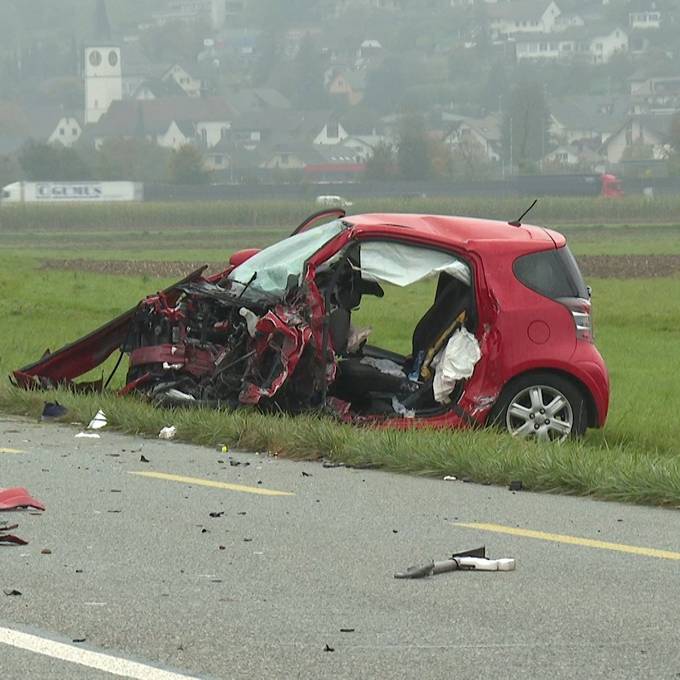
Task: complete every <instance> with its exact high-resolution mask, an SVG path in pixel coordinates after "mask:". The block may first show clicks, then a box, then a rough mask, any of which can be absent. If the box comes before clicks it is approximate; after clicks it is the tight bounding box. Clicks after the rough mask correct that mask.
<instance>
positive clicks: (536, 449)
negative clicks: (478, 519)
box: [0, 387, 680, 506]
mask: <svg viewBox="0 0 680 680" xmlns="http://www.w3.org/2000/svg"><path fill="white" fill-rule="evenodd" d="M55 399H57V400H58V401H59V402H60V403H62V404H64V405H65V406H67V407H68V408H69V409H70V413H69V414H68V416H67V417H66V418H65V421H66V422H72V421H74V420H79V421H81V422H82V423H87V422H88V421H89V419H90V418H91V417H92V416H93V415H94V413H95V412H96V411H97V409H99V408H102V409H103V410H104V411H105V413H106V415H107V418H108V421H109V428H111V429H115V430H118V431H121V432H125V433H129V434H135V435H142V436H151V437H155V436H157V434H158V432H159V430H160V429H161V428H162V427H163V426H166V425H175V426H176V427H177V439H178V440H179V441H183V442H189V443H193V444H199V445H202V446H206V447H215V446H221V445H227V446H229V447H230V448H236V449H242V450H248V451H261V452H269V453H272V454H276V455H280V456H283V457H287V458H292V459H300V460H316V459H319V458H322V457H323V458H328V459H331V460H333V461H337V462H342V463H345V464H348V465H358V466H364V465H370V466H376V467H380V468H382V469H385V470H391V471H394V472H400V473H413V474H417V475H426V476H432V477H443V476H444V475H454V476H456V477H458V478H459V479H463V478H467V479H470V480H473V481H475V482H479V483H489V484H498V485H506V484H508V483H509V482H510V481H511V480H515V479H520V480H522V482H523V484H524V487H525V488H526V489H528V490H534V491H544V492H551V493H563V494H572V495H579V496H592V497H594V498H599V499H605V500H615V501H625V502H631V503H639V504H648V505H665V506H678V505H679V504H680V458H679V457H678V456H676V455H672V456H671V455H660V454H657V453H654V452H647V453H640V452H639V449H637V448H636V447H633V446H626V445H625V444H619V445H616V446H608V445H607V442H606V441H605V440H604V439H602V438H601V437H600V438H599V439H598V441H597V443H595V442H593V443H589V442H588V440H587V439H586V440H584V441H577V442H566V443H564V444H549V445H545V444H539V443H536V442H528V441H523V440H517V439H512V438H510V437H509V436H507V435H506V434H503V433H499V432H494V431H490V430H481V431H469V430H408V431H397V430H380V429H375V428H368V427H354V426H350V425H344V424H340V423H337V422H335V421H333V420H332V419H330V418H327V417H318V416H314V415H302V416H295V417H292V416H283V415H282V416H271V415H262V414H260V413H257V412H255V411H249V410H245V409H244V410H239V411H231V412H229V411H219V410H215V409H207V408H195V409H158V408H154V407H152V406H151V405H149V404H148V403H145V402H144V401H141V400H140V399H137V398H134V397H127V398H119V397H116V396H115V395H113V394H103V395H78V394H73V393H71V392H68V391H64V390H59V391H56V392H26V391H23V390H18V389H15V388H10V387H7V388H2V389H0V410H2V411H5V412H7V413H12V414H16V415H22V416H28V417H31V418H38V417H39V415H40V413H41V411H42V407H43V403H44V401H46V400H49V401H53V400H55ZM206 454H207V451H206Z"/></svg>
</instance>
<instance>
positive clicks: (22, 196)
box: [0, 182, 144, 204]
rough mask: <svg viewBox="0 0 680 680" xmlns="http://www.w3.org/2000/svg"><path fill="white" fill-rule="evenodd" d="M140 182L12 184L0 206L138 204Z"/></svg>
mask: <svg viewBox="0 0 680 680" xmlns="http://www.w3.org/2000/svg"><path fill="white" fill-rule="evenodd" d="M142 200H144V185H143V184H141V183H140V182H14V183H13V184H8V185H7V186H6V187H4V188H3V189H2V191H1V192H0V203H51V204H52V203H109V202H112V201H142Z"/></svg>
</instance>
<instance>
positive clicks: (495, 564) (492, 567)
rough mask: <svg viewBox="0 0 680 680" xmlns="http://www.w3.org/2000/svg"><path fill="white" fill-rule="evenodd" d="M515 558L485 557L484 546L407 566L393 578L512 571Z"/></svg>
mask: <svg viewBox="0 0 680 680" xmlns="http://www.w3.org/2000/svg"><path fill="white" fill-rule="evenodd" d="M514 570H515V560H514V559H512V558H509V557H504V558H500V559H490V558H488V557H486V549H485V548H484V546H482V547H481V548H475V549H473V550H466V551H465V552H461V553H454V554H453V555H451V557H450V558H449V559H447V560H441V561H437V562H435V561H434V560H433V561H432V562H430V563H429V564H426V565H424V566H422V567H409V568H408V569H407V570H406V571H402V572H397V573H396V574H395V575H394V578H399V579H402V578H425V577H427V576H434V575H436V574H444V573H446V572H448V571H514Z"/></svg>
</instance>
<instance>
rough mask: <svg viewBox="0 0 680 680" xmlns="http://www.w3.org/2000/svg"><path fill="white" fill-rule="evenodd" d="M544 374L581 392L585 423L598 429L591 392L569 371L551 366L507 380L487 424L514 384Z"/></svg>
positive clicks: (491, 420) (595, 409) (532, 370)
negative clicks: (557, 378)
mask: <svg viewBox="0 0 680 680" xmlns="http://www.w3.org/2000/svg"><path fill="white" fill-rule="evenodd" d="M546 373H551V374H553V375H557V376H559V377H560V378H563V379H564V380H568V381H569V382H570V383H571V384H572V385H574V387H576V388H577V389H578V390H579V392H581V395H582V396H583V399H584V401H585V404H586V423H587V425H588V427H598V414H597V406H596V405H595V398H594V397H593V395H592V393H591V391H590V390H589V389H588V387H587V386H586V385H585V383H583V382H582V381H581V380H579V379H578V378H577V377H576V376H575V375H574V374H573V373H569V371H563V370H561V369H559V368H554V367H552V366H551V367H546V368H532V369H529V370H527V371H522V372H521V373H518V374H517V375H514V376H512V378H510V380H508V381H507V382H506V383H505V385H503V389H501V391H500V392H499V393H498V398H497V399H496V401H495V402H494V405H493V407H492V408H491V410H490V411H489V415H488V416H487V424H489V423H491V422H493V418H494V417H495V415H496V407H497V405H498V404H501V403H503V399H504V398H505V397H506V395H507V392H508V391H509V390H510V389H511V388H512V386H513V385H514V384H515V383H516V382H518V381H519V380H521V379H523V378H526V377H527V376H531V375H545V374H546Z"/></svg>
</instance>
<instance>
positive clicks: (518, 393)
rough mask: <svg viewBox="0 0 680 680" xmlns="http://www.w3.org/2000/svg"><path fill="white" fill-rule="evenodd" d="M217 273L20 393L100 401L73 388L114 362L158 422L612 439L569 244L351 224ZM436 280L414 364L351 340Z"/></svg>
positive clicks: (40, 373)
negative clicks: (397, 298)
mask: <svg viewBox="0 0 680 680" xmlns="http://www.w3.org/2000/svg"><path fill="white" fill-rule="evenodd" d="M329 220H330V221H329ZM204 269H205V268H202V269H199V270H196V271H194V272H193V273H192V274H190V275H189V276H187V277H186V278H185V279H183V280H182V281H179V282H178V283H177V284H175V285H174V286H171V287H170V288H167V289H166V290H164V291H162V292H160V293H157V294H155V295H151V296H149V297H147V298H146V299H144V300H142V301H141V302H140V303H139V304H138V305H137V306H135V307H134V308H132V309H130V310H129V311H128V312H126V313H124V314H122V315H120V316H119V317H117V318H116V319H114V320H113V321H111V322H110V323H108V324H106V325H104V326H102V327H101V328H99V329H97V330H95V331H93V332H92V333H90V334H89V335H87V336H85V337H84V338H82V339H81V340H78V341H76V342H75V343H72V344H70V345H67V346H66V347H64V348H62V349H60V350H58V351H56V352H54V353H51V354H50V353H48V354H46V355H45V356H43V357H42V358H41V359H40V360H39V361H37V362H36V363H34V364H31V365H29V366H26V367H24V368H22V369H20V370H17V371H14V373H13V379H14V381H15V383H16V384H17V385H19V386H21V387H24V388H50V387H57V386H64V387H69V388H72V389H88V390H91V389H98V388H99V389H100V388H101V381H99V382H98V383H95V384H86V385H83V384H82V383H77V382H74V381H75V379H76V378H77V377H79V376H81V375H83V374H85V373H87V372H88V371H90V370H92V369H93V368H95V367H96V366H98V365H100V364H101V363H102V362H104V361H105V360H106V359H107V358H108V357H109V356H111V355H112V354H113V353H114V352H116V351H117V350H118V351H119V352H120V355H119V358H118V361H117V363H116V368H117V367H118V365H119V364H120V363H121V358H122V357H123V356H125V355H127V357H128V372H127V377H126V380H125V385H124V387H123V388H122V389H120V390H119V394H120V395H126V394H131V393H138V394H141V395H143V396H145V397H146V398H148V399H149V400H150V401H152V402H153V403H156V404H159V405H168V406H183V407H192V406H196V405H203V406H211V407H217V408H229V409H235V408H247V407H257V408H258V409H260V410H261V411H263V412H274V413H281V412H284V413H291V414H295V413H301V412H309V411H313V412H325V413H331V414H334V415H335V416H336V417H337V418H339V419H340V420H343V421H345V422H353V423H358V424H376V425H380V426H385V427H396V428H406V427H426V426H430V427H479V426H483V425H487V424H497V425H500V426H501V427H503V428H504V429H506V430H507V431H508V432H510V433H511V434H513V435H520V436H531V437H534V438H536V439H538V440H540V441H545V442H547V441H561V440H563V439H565V438H567V437H569V436H579V435H581V434H583V432H585V430H586V428H587V427H602V426H603V425H604V423H605V420H606V417H607V410H608V405H609V378H608V375H607V370H606V367H605V365H604V362H603V360H602V357H601V356H600V355H599V353H598V351H597V349H596V347H595V345H594V342H593V328H592V317H591V301H590V291H589V289H588V287H587V286H586V284H585V282H584V281H583V278H582V276H581V274H580V272H579V269H578V266H577V264H576V261H575V259H574V257H573V256H572V255H571V253H570V251H569V250H568V248H567V246H566V240H565V239H564V237H563V236H562V235H561V234H559V233H557V232H554V231H551V230H548V229H545V228H542V227H534V226H529V225H525V224H520V225H519V226H511V224H510V223H507V222H497V221H492V220H480V219H472V218H461V217H444V216H437V215H383V214H370V215H358V216H352V217H347V216H345V214H344V211H343V210H342V209H339V210H330V211H322V212H321V213H316V214H315V215H312V216H311V217H309V218H308V219H306V220H305V221H304V222H302V223H301V224H300V225H299V226H298V228H297V229H295V231H294V232H293V235H292V236H291V237H289V238H287V239H284V240H283V241H280V242H278V243H276V244H274V245H272V246H270V247H268V248H265V249H264V250H259V251H258V250H257V249H249V250H245V251H241V252H239V253H234V254H233V255H232V256H231V257H230V259H229V264H228V266H227V267H226V269H224V271H222V272H219V273H216V274H213V275H210V276H206V275H204ZM425 279H434V280H435V281H436V290H435V292H434V298H433V299H432V302H431V305H430V307H429V308H428V309H427V310H426V311H425V312H424V313H423V315H422V316H421V318H420V319H419V320H416V319H414V324H413V331H412V337H411V349H410V352H409V353H408V354H399V353H396V352H393V351H391V350H389V349H388V348H381V347H375V346H372V345H370V344H369V342H368V341H369V339H370V338H369V334H370V329H367V328H360V327H355V326H354V325H353V324H352V315H353V312H355V311H356V310H357V309H358V308H359V306H360V305H361V302H362V299H363V298H365V297H366V296H373V297H377V298H382V297H383V296H384V295H385V291H384V289H383V286H384V285H392V286H399V287H406V286H411V285H413V284H416V283H418V282H419V281H423V280H425ZM113 373H115V368H114V371H113V372H112V373H111V376H109V379H108V380H107V381H106V383H107V384H108V383H109V382H110V380H111V378H112V376H113ZM159 436H160V435H159Z"/></svg>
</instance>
